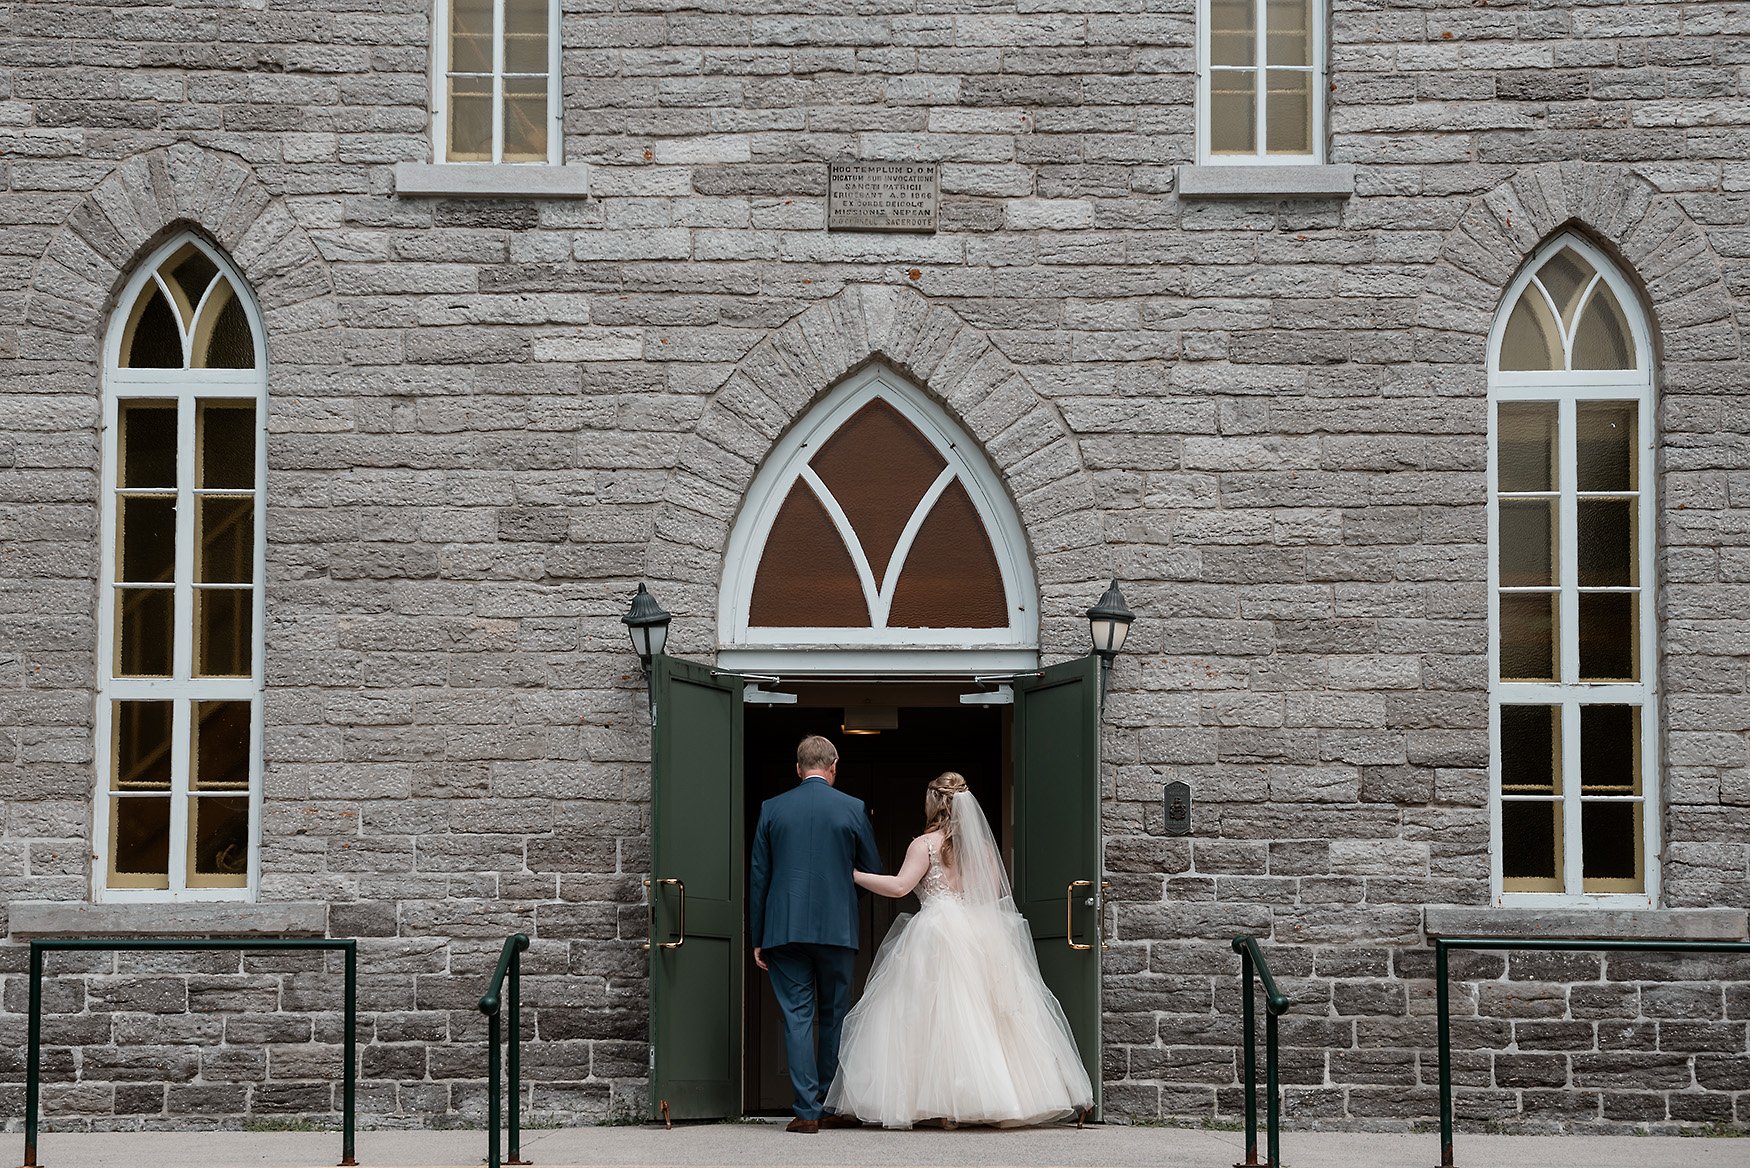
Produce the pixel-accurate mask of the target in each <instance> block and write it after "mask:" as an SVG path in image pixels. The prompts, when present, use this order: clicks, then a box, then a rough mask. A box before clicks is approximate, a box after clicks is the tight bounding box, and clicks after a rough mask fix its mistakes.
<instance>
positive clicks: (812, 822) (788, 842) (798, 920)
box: [748, 775, 882, 949]
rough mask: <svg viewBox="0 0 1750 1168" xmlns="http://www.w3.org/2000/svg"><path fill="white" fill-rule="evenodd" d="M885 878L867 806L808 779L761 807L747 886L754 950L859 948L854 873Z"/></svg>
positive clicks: (820, 780)
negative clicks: (795, 946)
mask: <svg viewBox="0 0 1750 1168" xmlns="http://www.w3.org/2000/svg"><path fill="white" fill-rule="evenodd" d="M853 868H858V869H861V870H862V871H864V872H880V871H881V870H882V869H881V854H880V852H878V851H877V850H876V847H875V830H874V828H872V827H870V826H869V816H868V814H867V812H865V811H864V810H863V801H862V800H861V799H857V798H854V797H852V796H850V795H847V794H845V793H844V792H843V791H837V790H834V789H833V786H832V784H830V783H828V782H827V781H826V780H825V779H823V778H821V777H820V776H819V775H810V776H808V777H807V778H806V779H803V780H802V781H801V782H800V783H798V784H797V785H796V786H794V787H792V788H791V789H790V790H788V791H785V792H784V793H783V794H782V795H779V796H777V797H775V798H772V799H767V800H766V801H765V803H764V805H762V806H761V807H760V821H759V826H757V827H755V828H754V833H753V872H752V873H751V878H750V879H749V881H748V917H749V924H750V925H751V926H752V929H751V931H750V932H749V933H748V936H750V937H752V938H753V943H754V946H755V947H756V948H760V949H775V948H777V947H778V946H779V945H804V944H812V945H838V946H841V947H843V948H846V949H855V948H856V947H857V933H858V927H857V925H858V918H857V885H856V882H855V881H854V880H852V879H851V870H852V869H853Z"/></svg>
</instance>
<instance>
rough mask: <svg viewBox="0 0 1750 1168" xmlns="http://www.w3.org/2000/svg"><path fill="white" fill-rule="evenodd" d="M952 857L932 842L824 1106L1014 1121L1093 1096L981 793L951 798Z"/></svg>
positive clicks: (875, 1114)
mask: <svg viewBox="0 0 1750 1168" xmlns="http://www.w3.org/2000/svg"><path fill="white" fill-rule="evenodd" d="M952 814H953V832H954V846H953V859H954V866H953V867H952V868H950V867H947V866H945V865H944V864H943V863H942V860H941V857H940V856H939V855H937V852H936V849H935V848H934V847H931V848H930V866H929V870H928V872H927V873H926V874H925V875H924V876H923V878H922V879H921V880H919V881H918V886H917V896H918V901H919V903H920V906H921V907H920V909H919V911H918V912H917V913H916V914H915V915H912V914H907V915H904V916H901V917H900V918H899V919H898V920H897V921H895V922H894V925H893V928H892V930H891V931H890V932H889V933H888V934H887V939H886V940H884V941H883V942H882V943H881V948H880V949H879V950H878V951H877V952H876V954H875V963H874V966H873V967H872V968H871V970H870V972H869V980H868V983H867V985H866V987H865V988H864V990H863V997H862V999H861V1000H860V1001H859V1002H858V1003H857V1004H856V1005H855V1006H853V1007H852V1008H851V1012H850V1014H849V1016H848V1017H846V1019H845V1026H844V1037H843V1040H842V1042H841V1045H840V1048H839V1071H838V1075H837V1076H836V1077H835V1078H834V1079H833V1084H832V1089H831V1090H830V1091H829V1092H828V1094H827V1098H826V1109H827V1110H828V1111H830V1112H837V1113H839V1114H841V1115H854V1116H856V1117H857V1118H858V1119H861V1120H863V1121H864V1122H865V1123H878V1124H880V1125H881V1126H883V1127H890V1128H909V1127H911V1126H912V1125H913V1124H914V1123H916V1122H918V1121H919V1120H924V1119H942V1120H946V1121H950V1122H954V1123H962V1124H993V1125H999V1126H1003V1127H1021V1126H1026V1125H1030V1124H1038V1123H1046V1122H1050V1121H1053V1120H1059V1119H1065V1118H1068V1117H1069V1116H1071V1115H1074V1114H1076V1113H1077V1112H1079V1111H1081V1110H1083V1109H1085V1108H1087V1107H1090V1106H1092V1104H1093V1098H1094V1093H1093V1088H1092V1087H1091V1086H1090V1084H1089V1082H1088V1075H1087V1072H1086V1070H1084V1069H1083V1067H1082V1061H1081V1058H1080V1057H1079V1056H1078V1055H1077V1053H1076V1045H1075V1038H1074V1037H1073V1036H1072V1035H1071V1033H1070V1029H1069V1023H1068V1021H1067V1020H1066V1019H1065V1018H1064V1014H1063V1008H1062V1007H1061V1006H1060V1005H1059V1004H1058V1001H1057V999H1056V998H1055V997H1053V996H1052V994H1051V991H1050V990H1049V989H1048V988H1046V985H1045V981H1044V979H1043V978H1041V977H1040V976H1039V962H1038V959H1037V958H1036V957H1035V956H1034V953H1033V938H1032V936H1031V934H1030V933H1029V931H1028V928H1027V922H1026V920H1025V919H1024V918H1023V917H1022V916H1021V914H1020V913H1019V912H1017V911H1016V910H1015V904H1014V899H1013V897H1012V895H1011V893H1010V891H1009V883H1008V877H1007V876H1006V875H1005V874H1004V872H1003V867H1002V857H1001V855H1000V854H999V853H998V852H997V848H996V841H995V840H994V839H993V838H992V836H991V832H990V826H989V825H988V824H987V823H986V822H985V819H984V813H983V812H982V811H980V810H979V806H978V801H977V800H976V799H975V798H973V796H972V795H971V794H970V793H968V792H962V793H960V794H957V795H955V796H954V800H953V812H952Z"/></svg>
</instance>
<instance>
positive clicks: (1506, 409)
mask: <svg viewBox="0 0 1750 1168" xmlns="http://www.w3.org/2000/svg"><path fill="white" fill-rule="evenodd" d="M1556 425H1557V423H1556V405H1555V403H1554V402H1503V403H1502V404H1501V406H1500V409H1499V411H1498V412H1497V413H1496V415H1495V478H1496V482H1497V485H1498V489H1499V490H1501V491H1553V490H1555V489H1556V472H1555V468H1556Z"/></svg>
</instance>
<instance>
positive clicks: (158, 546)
mask: <svg viewBox="0 0 1750 1168" xmlns="http://www.w3.org/2000/svg"><path fill="white" fill-rule="evenodd" d="M115 524H116V531H115V535H116V579H117V580H118V581H119V582H122V583H127V584H153V583H162V582H168V581H170V580H172V579H174V578H175V575H176V499H175V498H174V497H173V496H170V495H123V496H122V497H121V498H120V499H118V500H116V521H115Z"/></svg>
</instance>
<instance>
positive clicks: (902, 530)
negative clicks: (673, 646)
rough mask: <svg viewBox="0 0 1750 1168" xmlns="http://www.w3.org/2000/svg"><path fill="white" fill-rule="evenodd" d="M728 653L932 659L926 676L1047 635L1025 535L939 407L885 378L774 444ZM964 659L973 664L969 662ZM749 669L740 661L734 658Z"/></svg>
mask: <svg viewBox="0 0 1750 1168" xmlns="http://www.w3.org/2000/svg"><path fill="white" fill-rule="evenodd" d="M724 585H725V586H724V589H723V604H724V611H723V613H722V617H723V625H722V627H723V629H724V630H725V632H726V634H727V635H726V636H725V646H724V647H725V649H726V650H735V649H745V648H749V647H754V646H759V647H763V648H767V649H792V650H793V649H810V648H812V649H819V648H822V647H827V646H831V647H835V648H840V649H856V648H862V649H880V650H887V651H903V650H906V649H908V648H909V649H933V650H935V651H936V654H937V656H936V659H935V661H934V663H933V666H930V667H932V668H934V667H941V668H947V667H949V664H950V661H949V659H948V658H944V657H942V656H941V651H942V650H948V649H952V650H956V651H958V656H957V658H956V659H957V661H958V663H960V664H967V663H972V664H977V663H978V660H977V654H979V653H994V654H996V655H998V656H1000V657H1002V660H1001V661H999V660H997V659H996V657H992V658H990V659H989V660H985V661H984V662H983V664H985V665H990V666H993V667H997V666H1000V665H1002V664H1003V663H1004V662H1007V663H1009V664H1013V663H1015V662H1018V661H1022V660H1023V657H1022V656H1017V655H1016V654H1015V652H1014V651H1015V650H1017V649H1023V650H1027V651H1028V653H1027V654H1025V659H1026V660H1029V661H1030V660H1031V655H1030V650H1031V649H1032V647H1033V646H1034V644H1035V643H1036V640H1037V635H1038V619H1037V615H1036V612H1035V607H1036V606H1035V593H1034V585H1033V580H1032V574H1031V571H1030V570H1029V568H1028V565H1027V558H1026V554H1025V551H1024V550H1023V541H1022V536H1021V529H1020V524H1019V522H1018V521H1017V519H1016V517H1015V514H1014V511H1013V508H1012V507H1011V505H1010V504H1009V502H1008V500H1007V498H1006V496H1005V495H1004V494H1003V493H1002V490H1001V487H1000V486H999V485H998V484H997V482H996V479H995V476H994V474H993V473H992V472H991V470H990V468H989V466H988V465H987V464H985V462H984V460H983V458H982V457H981V456H979V455H978V454H977V452H976V451H974V450H973V449H972V448H971V444H970V443H969V441H968V440H967V439H966V437H965V436H964V435H963V434H962V433H960V432H959V429H958V427H956V426H955V425H954V424H953V423H952V422H951V421H950V420H949V419H948V418H947V416H946V415H945V414H944V413H943V412H942V411H941V409H940V408H939V407H937V406H936V405H935V404H934V403H932V402H930V401H928V400H927V399H926V398H924V396H923V395H922V394H920V393H918V392H917V390H915V389H914V388H912V387H911V386H909V385H907V384H906V383H904V382H903V381H902V380H901V379H900V378H899V377H898V376H897V375H896V374H894V373H892V372H890V371H888V370H885V369H880V368H873V369H869V370H865V371H864V372H862V373H861V374H858V375H856V376H855V377H853V378H851V379H850V380H849V381H848V382H847V383H846V384H844V385H842V386H840V387H839V388H838V389H837V390H835V391H834V392H833V393H832V394H831V395H830V396H829V397H828V398H827V400H825V401H824V402H822V403H821V404H820V405H819V406H817V407H816V408H815V409H814V410H813V411H812V412H811V413H810V414H809V415H808V416H807V417H806V418H804V419H803V420H802V421H801V422H800V423H799V424H798V425H797V426H796V428H795V429H794V430H793V431H792V432H791V433H790V434H789V435H788V436H787V437H786V438H785V439H784V440H783V441H782V442H781V443H780V444H779V445H778V447H777V449H776V450H775V451H774V452H773V454H772V457H771V458H770V459H769V460H768V462H767V465H766V467H765V469H764V470H762V472H761V473H760V475H759V476H758V478H757V479H756V481H755V484H754V487H753V489H752V491H751V492H750V494H749V500H748V504H747V506H746V508H745V510H744V513H743V517H742V519H741V521H740V523H739V525H738V526H737V528H736V532H735V535H734V536H733V537H732V539H731V544H730V554H729V559H728V565H727V571H726V574H725V581H724ZM966 654H972V656H967V655H966ZM741 663H742V664H747V663H748V662H747V661H746V660H743V661H742V662H741Z"/></svg>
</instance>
